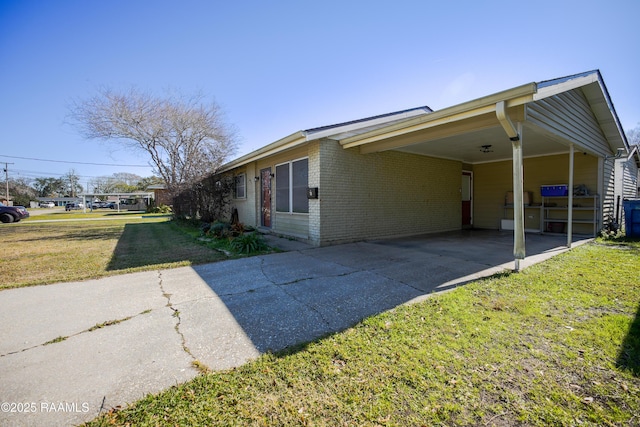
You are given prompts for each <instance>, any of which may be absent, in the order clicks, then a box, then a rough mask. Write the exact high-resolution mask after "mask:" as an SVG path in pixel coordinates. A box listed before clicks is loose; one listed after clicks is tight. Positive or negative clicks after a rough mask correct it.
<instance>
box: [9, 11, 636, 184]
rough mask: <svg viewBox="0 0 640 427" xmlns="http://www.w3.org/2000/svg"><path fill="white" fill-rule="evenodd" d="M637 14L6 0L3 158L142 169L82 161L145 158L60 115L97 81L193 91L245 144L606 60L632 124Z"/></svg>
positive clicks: (17, 162)
mask: <svg viewBox="0 0 640 427" xmlns="http://www.w3.org/2000/svg"><path fill="white" fill-rule="evenodd" d="M639 17H640V1H637V0H610V1H606V2H604V1H592V0H581V1H573V0H561V1H558V0H555V1H547V0H540V1H535V2H528V1H518V2H516V1H490V0H489V1H477V0H474V1H442V2H431V1H424V0H422V1H405V0H394V1H384V2H382V1H376V0H368V1H348V0H341V1H333V0H323V1H315V2H307V1H242V0H238V1H233V2H230V1H225V2H222V1H213V0H212V1H204V0H203V1H195V0H181V1H164V0H154V1H146V0H108V1H107V0H95V1H86V0H77V1H76V0H74V1H70V0H57V1H44V0H42V1H29V0H0V131H1V133H0V162H10V163H14V164H13V165H9V170H10V172H11V175H12V176H16V177H17V176H24V177H29V178H33V177H35V176H60V175H62V174H65V173H67V172H68V171H69V170H70V169H74V170H75V171H76V173H78V174H79V175H81V177H82V181H81V182H85V181H88V180H89V179H90V178H91V177H96V176H104V175H111V174H113V173H115V172H131V173H136V174H138V175H141V176H149V175H151V169H150V168H148V167H146V168H145V167H140V168H139V167H131V166H126V167H119V166H97V165H85V164H80V163H108V164H117V165H146V164H148V158H147V157H146V156H145V155H144V154H143V153H134V152H129V151H123V150H122V149H117V148H118V147H119V146H117V145H109V144H105V143H99V142H97V141H87V140H83V139H82V138H81V137H80V136H79V134H78V132H77V131H76V130H75V129H74V128H73V127H71V126H70V125H68V124H65V117H66V115H67V114H68V105H69V103H70V101H72V100H73V99H82V98H83V97H88V96H90V95H92V94H94V93H95V92H96V89H97V88H100V87H105V86H106V87H111V88H113V89H128V88H130V87H132V86H135V87H137V88H139V89H143V90H148V91H152V92H154V93H158V94H162V92H163V90H166V89H177V90H180V91H182V92H185V93H193V92H196V91H198V90H201V91H203V92H204V93H205V94H207V95H209V96H210V98H211V99H215V101H216V102H218V103H219V104H220V105H221V106H222V107H223V108H224V110H225V112H226V118H227V121H228V122H230V123H232V124H233V125H234V126H235V127H236V128H237V130H238V133H239V135H240V137H241V140H240V145H239V150H238V153H237V155H241V154H245V153H248V152H250V151H252V150H255V149H257V148H259V147H261V146H263V145H265V144H268V143H270V142H273V141H275V140H277V139H280V138H282V137H285V136H287V135H289V134H291V133H293V132H295V131H297V130H302V129H307V128H312V127H317V126H323V125H328V124H333V123H338V122H343V121H348V120H353V119H358V118H363V117H368V116H372V115H377V114H383V113H387V112H391V111H396V110H403V109H407V108H412V107H417V106H422V105H428V106H429V107H431V108H433V109H440V108H444V107H447V106H450V105H455V104H457V103H460V102H464V101H467V100H470V99H474V98H477V97H481V96H484V95H488V94H491V93H494V92H498V91H501V90H504V89H509V88H511V87H514V86H517V85H520V84H524V83H529V82H534V81H541V80H548V79H552V78H556V77H562V76H566V75H570V74H575V73H579V72H583V71H588V70H593V69H600V71H601V72H602V75H603V77H604V80H605V83H606V85H607V88H608V90H609V93H610V95H611V97H612V99H613V102H614V105H615V108H616V111H617V113H618V116H619V117H620V120H621V122H622V125H623V127H624V129H625V130H628V129H631V128H634V127H636V126H637V125H638V124H639V123H640V74H639V73H640V71H639V70H640V55H639V52H640V47H639V46H640V33H639V32H638V31H637V25H638V19H639ZM2 156H5V157H2ZM6 156H11V157H6ZM16 157H23V158H25V157H28V158H37V159H45V160H58V161H69V162H79V163H77V164H71V163H59V162H42V161H34V160H26V159H21V158H16ZM3 166H4V165H3Z"/></svg>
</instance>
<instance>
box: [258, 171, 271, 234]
mask: <svg viewBox="0 0 640 427" xmlns="http://www.w3.org/2000/svg"><path fill="white" fill-rule="evenodd" d="M260 212H261V214H260V225H262V226H263V227H271V168H267V169H262V170H261V171H260Z"/></svg>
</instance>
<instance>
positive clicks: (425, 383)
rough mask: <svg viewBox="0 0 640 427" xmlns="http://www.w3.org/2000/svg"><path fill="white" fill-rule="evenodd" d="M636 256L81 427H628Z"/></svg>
mask: <svg viewBox="0 0 640 427" xmlns="http://www.w3.org/2000/svg"><path fill="white" fill-rule="evenodd" d="M639 303H640V244H639V243H638V242H635V243H629V242H627V243H621V244H616V245H605V244H588V245H584V246H581V247H579V248H576V249H574V250H572V251H570V252H567V253H565V254H562V255H560V256H557V257H555V258H553V259H551V260H549V261H546V262H544V263H542V264H538V265H536V266H533V267H531V268H528V269H526V270H524V271H523V272H521V273H518V274H503V275H498V276H495V277H492V278H488V279H485V280H480V281H477V282H474V283H471V284H468V285H465V286H463V287H460V288H457V289H455V290H453V291H451V292H448V293H444V294H439V295H434V296H433V297H432V298H430V299H428V300H426V301H424V302H422V303H419V304H414V305H410V306H401V307H398V308H396V309H394V310H392V311H390V312H387V313H384V314H381V315H378V316H374V317H371V318H368V319H366V320H364V321H363V322H361V323H360V324H358V325H356V326H355V327H353V328H350V329H348V330H346V331H344V332H342V333H338V334H335V335H332V336H329V337H326V338H324V339H321V340H318V341H316V342H312V343H307V344H305V345H301V346H299V347H297V348H295V349H291V350H290V351H288V352H282V353H278V354H267V355H264V356H263V357H261V358H259V359H258V360H256V361H255V362H251V363H248V364H246V365H244V366H242V367H240V368H237V369H233V370H229V371H225V372H217V373H207V374H202V375H200V376H198V377H197V378H195V379H194V380H192V381H190V382H188V383H185V384H183V385H179V386H175V387H173V388H171V389H169V390H167V391H165V392H162V393H160V394H158V395H152V396H148V397H147V398H145V399H143V400H141V401H139V402H137V403H136V404H134V405H132V406H130V407H128V408H126V409H123V410H120V411H112V412H111V413H109V414H107V415H105V416H102V417H101V418H98V419H96V420H95V421H94V422H92V423H90V425H131V426H134V425H135V426H146V425H149V426H151V425H153V426H155V425H172V426H173V425H178V426H192V425H225V426H226V425H237V426H273V425H301V426H302V425H314V426H434V425H446V426H452V425H462V426H483V425H487V426H492V425H495V426H513V425H526V426H529V425H533V426H549V425H558V426H565V425H566V426H574V425H589V426H606V425H640V319H639V316H640V314H639V313H638V309H639Z"/></svg>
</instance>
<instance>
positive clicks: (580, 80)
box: [533, 72, 600, 101]
mask: <svg viewBox="0 0 640 427" xmlns="http://www.w3.org/2000/svg"><path fill="white" fill-rule="evenodd" d="M599 80H600V79H599V76H598V73H596V72H594V73H593V74H589V75H588V76H583V77H577V78H575V79H571V80H567V81H564V82H561V83H557V84H551V85H548V86H544V87H538V90H537V92H536V93H535V94H534V95H533V100H534V101H538V100H540V99H544V98H548V97H550V96H553V95H557V94H559V93H563V92H567V91H570V90H572V89H577V88H579V87H582V86H586V85H588V84H591V83H595V82H599Z"/></svg>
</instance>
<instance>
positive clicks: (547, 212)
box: [540, 195, 600, 236]
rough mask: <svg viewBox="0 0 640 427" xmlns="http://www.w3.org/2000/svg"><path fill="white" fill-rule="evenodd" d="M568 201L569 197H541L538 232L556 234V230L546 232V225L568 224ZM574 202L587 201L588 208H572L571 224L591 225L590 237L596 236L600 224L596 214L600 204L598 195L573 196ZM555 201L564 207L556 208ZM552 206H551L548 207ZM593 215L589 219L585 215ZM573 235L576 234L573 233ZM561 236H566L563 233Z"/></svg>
mask: <svg viewBox="0 0 640 427" xmlns="http://www.w3.org/2000/svg"><path fill="white" fill-rule="evenodd" d="M568 200H569V196H543V197H542V215H541V218H542V219H541V221H540V230H541V232H542V233H553V234H557V231H556V230H553V229H552V230H551V231H548V227H547V226H548V225H549V224H552V223H556V224H568V223H569V219H568V215H569V213H568V211H569V204H568V203H567V201H568ZM576 200H581V201H583V202H586V201H589V202H590V206H573V208H572V211H573V212H574V216H573V218H572V220H571V223H572V224H585V225H593V232H592V235H593V236H596V235H597V233H598V225H599V223H600V219H599V217H598V212H600V204H599V197H598V195H593V196H573V201H574V204H575V201H576ZM557 201H562V202H564V205H562V206H558V205H557ZM549 205H552V206H549ZM576 212H577V213H579V216H578V217H577V218H576V216H575V213H576ZM589 213H593V214H592V215H591V216H590V217H588V215H587V214H589ZM573 233H574V234H578V233H576V232H575V231H573ZM561 234H566V232H563V233H561Z"/></svg>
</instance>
